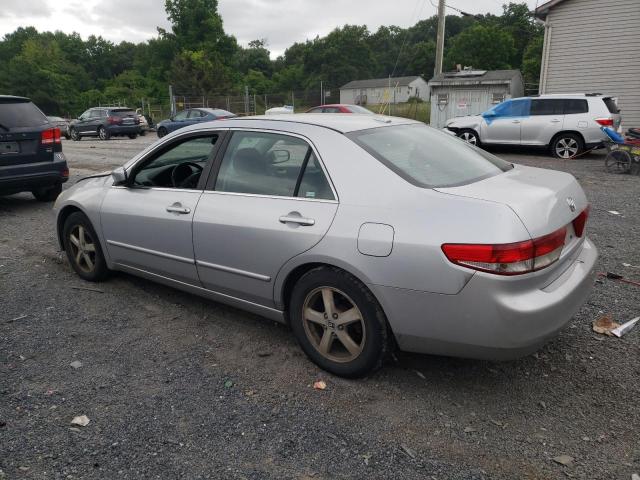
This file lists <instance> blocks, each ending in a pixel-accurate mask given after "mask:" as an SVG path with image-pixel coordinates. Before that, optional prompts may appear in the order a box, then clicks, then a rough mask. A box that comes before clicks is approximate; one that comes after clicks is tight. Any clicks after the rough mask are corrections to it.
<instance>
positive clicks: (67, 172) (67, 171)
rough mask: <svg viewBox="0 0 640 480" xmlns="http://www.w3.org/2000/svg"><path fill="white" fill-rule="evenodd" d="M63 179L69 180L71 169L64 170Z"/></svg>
mask: <svg viewBox="0 0 640 480" xmlns="http://www.w3.org/2000/svg"><path fill="white" fill-rule="evenodd" d="M62 178H69V169H68V168H65V169H64V170H62Z"/></svg>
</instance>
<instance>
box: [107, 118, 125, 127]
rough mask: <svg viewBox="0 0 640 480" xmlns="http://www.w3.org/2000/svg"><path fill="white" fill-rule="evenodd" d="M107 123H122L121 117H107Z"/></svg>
mask: <svg viewBox="0 0 640 480" xmlns="http://www.w3.org/2000/svg"><path fill="white" fill-rule="evenodd" d="M107 123H108V124H109V125H119V124H120V123H122V118H120V117H113V116H112V117H107Z"/></svg>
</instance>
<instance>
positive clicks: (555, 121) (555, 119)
mask: <svg viewBox="0 0 640 480" xmlns="http://www.w3.org/2000/svg"><path fill="white" fill-rule="evenodd" d="M551 123H560V120H558V119H557V118H554V119H553V120H551Z"/></svg>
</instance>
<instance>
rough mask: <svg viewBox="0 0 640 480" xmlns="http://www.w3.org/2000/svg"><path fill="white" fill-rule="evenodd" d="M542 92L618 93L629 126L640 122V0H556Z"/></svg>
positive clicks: (547, 21)
mask: <svg viewBox="0 0 640 480" xmlns="http://www.w3.org/2000/svg"><path fill="white" fill-rule="evenodd" d="M535 15H536V17H537V18H538V19H540V20H542V21H543V22H544V25H545V33H544V51H543V53H542V69H541V72H540V93H604V94H607V95H612V96H614V97H617V98H618V102H617V103H618V107H619V108H620V109H621V113H622V124H623V126H624V127H640V55H639V54H638V52H640V0H551V1H548V2H546V3H543V4H542V5H540V6H539V7H538V8H537V9H536V11H535Z"/></svg>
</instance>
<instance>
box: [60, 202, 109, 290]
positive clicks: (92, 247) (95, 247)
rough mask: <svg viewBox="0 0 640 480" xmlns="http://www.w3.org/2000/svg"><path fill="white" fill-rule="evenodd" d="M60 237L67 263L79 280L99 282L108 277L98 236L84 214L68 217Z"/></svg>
mask: <svg viewBox="0 0 640 480" xmlns="http://www.w3.org/2000/svg"><path fill="white" fill-rule="evenodd" d="M62 235H63V236H62V239H63V244H64V250H65V252H66V254H67V258H68V259H69V263H71V267H72V268H73V269H74V270H75V272H76V273H77V274H78V276H79V277H80V278H82V279H83V280H87V281H89V282H99V281H101V280H104V279H105V278H106V277H107V276H108V275H109V269H108V268H107V262H106V261H105V259H104V255H103V254H102V248H101V247H100V241H99V240H98V235H96V232H95V230H94V229H93V226H92V225H91V222H90V221H89V219H88V218H87V216H86V215H85V214H84V213H82V212H74V213H72V214H71V215H69V217H68V218H67V219H66V220H65V222H64V227H63V230H62Z"/></svg>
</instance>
